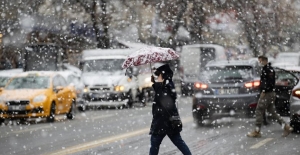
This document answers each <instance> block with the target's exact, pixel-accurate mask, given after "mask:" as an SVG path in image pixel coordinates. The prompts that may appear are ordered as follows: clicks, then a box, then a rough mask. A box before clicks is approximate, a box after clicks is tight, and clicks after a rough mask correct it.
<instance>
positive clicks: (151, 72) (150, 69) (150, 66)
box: [150, 62, 153, 75]
mask: <svg viewBox="0 0 300 155" xmlns="http://www.w3.org/2000/svg"><path fill="white" fill-rule="evenodd" d="M150 71H151V75H152V74H153V73H152V67H151V62H150Z"/></svg>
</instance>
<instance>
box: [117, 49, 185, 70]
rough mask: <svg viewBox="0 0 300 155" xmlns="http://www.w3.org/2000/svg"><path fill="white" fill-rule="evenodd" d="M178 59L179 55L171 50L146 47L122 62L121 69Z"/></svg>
mask: <svg viewBox="0 0 300 155" xmlns="http://www.w3.org/2000/svg"><path fill="white" fill-rule="evenodd" d="M178 58H179V55H178V54H177V53H176V52H175V51H174V50H173V49H171V48H162V47H152V46H148V47H144V48H142V49H139V50H138V51H136V52H134V53H132V54H130V55H129V56H128V57H127V59H125V61H124V62H123V65H122V68H128V67H130V66H139V65H144V64H148V63H154V62H162V61H168V60H175V59H178Z"/></svg>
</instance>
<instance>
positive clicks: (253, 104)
mask: <svg viewBox="0 0 300 155" xmlns="http://www.w3.org/2000/svg"><path fill="white" fill-rule="evenodd" d="M256 106H257V103H251V104H249V108H256Z"/></svg>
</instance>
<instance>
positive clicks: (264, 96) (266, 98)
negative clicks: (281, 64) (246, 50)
mask: <svg viewBox="0 0 300 155" xmlns="http://www.w3.org/2000/svg"><path fill="white" fill-rule="evenodd" d="M258 61H259V63H260V64H261V65H262V66H263V68H262V73H261V76H260V97H259V100H258V103H257V107H256V110H255V115H256V120H255V125H256V128H255V130H254V131H253V132H251V133H248V134H247V136H248V137H261V133H260V130H261V125H262V123H263V115H264V114H265V111H266V110H267V111H268V112H269V113H270V114H271V115H272V117H273V119H275V120H276V121H277V122H278V123H279V124H280V125H281V126H282V127H283V130H284V133H283V135H282V136H284V137H286V136H288V135H289V134H290V133H291V132H292V131H293V128H291V127H290V126H289V125H288V124H287V123H286V122H285V121H284V120H283V119H282V118H281V117H280V116H279V115H278V114H277V113H276V111H275V95H276V94H275V90H274V86H275V71H274V69H273V67H272V66H271V64H270V63H268V58H267V57H265V56H259V57H258Z"/></svg>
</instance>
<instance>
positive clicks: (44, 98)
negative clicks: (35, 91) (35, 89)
mask: <svg viewBox="0 0 300 155" xmlns="http://www.w3.org/2000/svg"><path fill="white" fill-rule="evenodd" d="M45 100H46V95H39V96H36V97H35V98H34V99H33V102H43V101H45Z"/></svg>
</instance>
